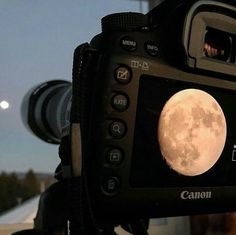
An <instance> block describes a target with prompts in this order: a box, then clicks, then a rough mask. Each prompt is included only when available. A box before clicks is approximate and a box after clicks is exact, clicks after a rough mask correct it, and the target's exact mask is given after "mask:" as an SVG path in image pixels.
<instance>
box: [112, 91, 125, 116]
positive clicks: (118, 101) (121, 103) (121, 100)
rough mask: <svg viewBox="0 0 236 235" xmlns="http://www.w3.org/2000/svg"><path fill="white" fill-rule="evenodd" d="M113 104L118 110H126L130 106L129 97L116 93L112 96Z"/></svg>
mask: <svg viewBox="0 0 236 235" xmlns="http://www.w3.org/2000/svg"><path fill="white" fill-rule="evenodd" d="M111 105H112V107H113V108H114V109H116V110H117V111H121V112H122V111H125V110H126V109H127V108H128V106H129V99H128V97H127V96H126V95H123V94H116V95H114V96H113V97H112V102H111Z"/></svg>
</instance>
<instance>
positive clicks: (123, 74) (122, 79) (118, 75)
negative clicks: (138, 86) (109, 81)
mask: <svg viewBox="0 0 236 235" xmlns="http://www.w3.org/2000/svg"><path fill="white" fill-rule="evenodd" d="M131 77H132V73H131V70H130V69H129V68H128V67H126V66H123V65H122V66H120V67H118V68H117V69H116V70H115V79H116V80H117V82H119V83H122V84H127V83H129V82H130V80H131Z"/></svg>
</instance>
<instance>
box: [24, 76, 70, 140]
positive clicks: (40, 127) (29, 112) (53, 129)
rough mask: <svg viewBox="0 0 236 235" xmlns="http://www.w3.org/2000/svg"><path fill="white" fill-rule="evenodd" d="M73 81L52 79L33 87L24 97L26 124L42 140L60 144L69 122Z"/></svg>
mask: <svg viewBox="0 0 236 235" xmlns="http://www.w3.org/2000/svg"><path fill="white" fill-rule="evenodd" d="M71 92H72V89H71V83H70V82H68V81H64V80H52V81H48V82H45V83H42V84H40V85H38V86H35V87H33V88H32V89H31V90H30V91H29V92H28V93H27V94H26V95H25V97H24V99H23V102H22V107H21V116H22V120H23V122H24V124H25V126H26V127H27V128H28V129H30V131H32V132H33V133H34V134H35V135H36V136H37V137H39V138H40V139H41V140H43V141H46V142H48V143H51V144H59V143H60V141H61V137H62V129H63V127H65V126H66V125H68V122H69V115H70V107H71Z"/></svg>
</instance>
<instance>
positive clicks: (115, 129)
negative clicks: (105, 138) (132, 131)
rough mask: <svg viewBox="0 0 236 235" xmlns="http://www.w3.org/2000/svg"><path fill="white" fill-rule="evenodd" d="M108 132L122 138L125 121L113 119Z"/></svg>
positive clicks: (124, 131)
mask: <svg viewBox="0 0 236 235" xmlns="http://www.w3.org/2000/svg"><path fill="white" fill-rule="evenodd" d="M109 131H110V134H111V135H112V136H113V137H115V138H122V137H123V136H124V135H125V133H126V126H125V123H124V122H122V121H114V122H112V123H111V124H110V127H109Z"/></svg>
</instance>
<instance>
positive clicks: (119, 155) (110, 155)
mask: <svg viewBox="0 0 236 235" xmlns="http://www.w3.org/2000/svg"><path fill="white" fill-rule="evenodd" d="M123 157H124V156H123V152H122V151H121V150H120V149H118V148H112V149H109V150H108V152H107V156H106V160H107V162H108V163H109V164H110V165H112V166H117V165H120V164H121V162H122V161H123Z"/></svg>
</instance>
